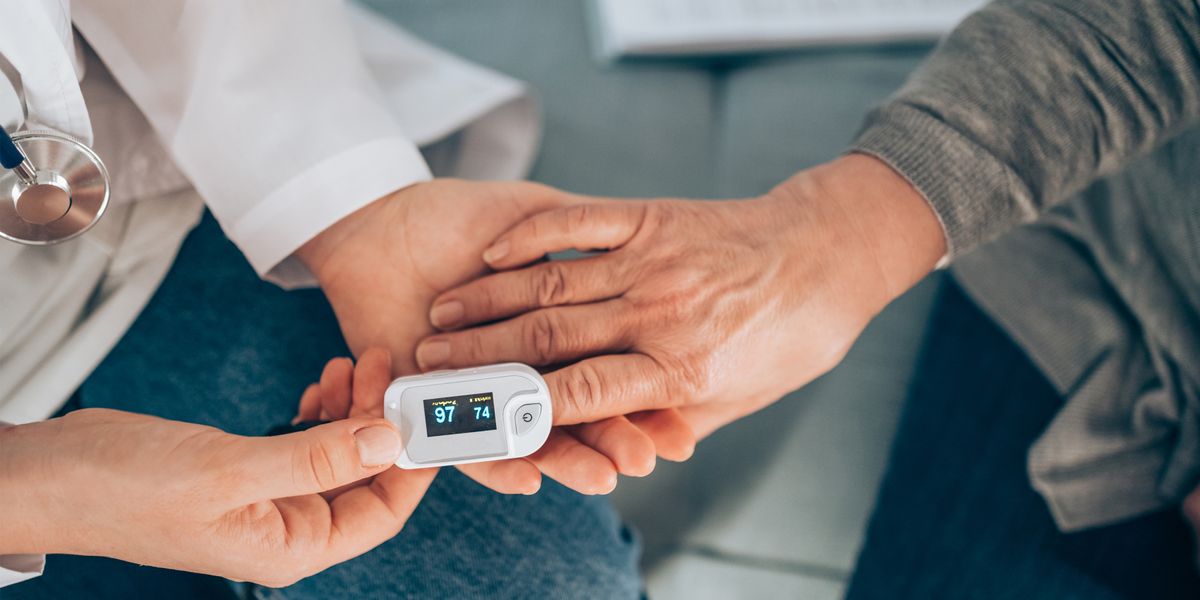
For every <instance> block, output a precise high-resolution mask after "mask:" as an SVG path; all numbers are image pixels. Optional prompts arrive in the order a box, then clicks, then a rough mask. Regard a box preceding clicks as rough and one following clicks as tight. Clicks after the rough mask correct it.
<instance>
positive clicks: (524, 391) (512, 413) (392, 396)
mask: <svg viewBox="0 0 1200 600" xmlns="http://www.w3.org/2000/svg"><path fill="white" fill-rule="evenodd" d="M383 401H384V416H386V417H387V418H388V420H390V421H391V422H393V423H395V424H396V426H397V427H399V428H400V437H401V439H402V440H403V442H404V451H403V452H401V453H400V458H398V459H397V460H396V466H398V467H400V468H402V469H424V468H428V467H441V466H446V465H458V464H463V463H473V462H483V461H487V460H501V459H505V458H520V457H522V456H528V455H530V454H532V453H534V452H535V451H537V449H538V448H541V447H542V444H543V443H545V442H546V438H547V437H548V436H549V435H550V424H551V421H552V420H553V418H552V417H553V415H552V413H551V408H550V390H549V388H547V387H546V381H545V380H544V379H542V376H541V375H539V374H538V372H537V371H535V370H533V369H532V368H530V367H528V366H526V365H522V364H519V363H505V364H500V365H491V366H487V367H479V368H474V369H460V370H457V371H436V372H433V373H426V374H424V375H412V376H409V377H401V378H399V379H397V380H395V381H393V382H392V384H391V385H390V386H389V387H388V389H387V392H386V393H385V394H384V397H383Z"/></svg>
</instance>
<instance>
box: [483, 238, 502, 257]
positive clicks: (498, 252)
mask: <svg viewBox="0 0 1200 600" xmlns="http://www.w3.org/2000/svg"><path fill="white" fill-rule="evenodd" d="M505 256H508V240H500V241H498V242H496V243H495V244H493V245H492V247H491V248H488V249H487V250H484V251H483V262H486V263H494V262H496V261H498V260H500V259H502V258H504V257H505Z"/></svg>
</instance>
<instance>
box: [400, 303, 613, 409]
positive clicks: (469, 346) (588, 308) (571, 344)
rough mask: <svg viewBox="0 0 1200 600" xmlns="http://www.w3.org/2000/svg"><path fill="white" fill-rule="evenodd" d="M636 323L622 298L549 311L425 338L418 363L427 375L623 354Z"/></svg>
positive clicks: (420, 347)
mask: <svg viewBox="0 0 1200 600" xmlns="http://www.w3.org/2000/svg"><path fill="white" fill-rule="evenodd" d="M635 319H636V314H635V311H633V310H632V308H631V307H630V305H629V302H628V301H627V300H624V299H622V298H616V299H613V300H606V301H604V302H599V303H595V304H582V305H577V306H559V307H555V308H545V309H541V310H536V311H533V312H530V313H525V314H523V315H521V316H518V317H514V318H512V319H509V320H507V321H501V322H499V323H493V324H491V325H485V326H482V327H476V328H472V329H465V330H462V331H455V332H450V333H442V334H437V335H433V336H430V337H428V338H425V339H424V340H422V341H421V343H420V344H419V345H418V346H417V351H416V357H417V364H418V365H420V366H421V369H423V370H426V371H428V370H431V369H438V368H459V367H468V366H472V365H486V364H491V363H497V362H508V361H515V362H522V363H526V364H531V365H551V364H558V363H562V362H566V361H570V360H575V359H578V358H580V357H584V356H592V355H595V354H598V353H601V352H619V351H623V350H625V349H628V348H629V347H630V346H631V345H632V343H633V339H634V333H635V332H636V330H637V328H636V327H635V325H636V323H635ZM587 420H588V421H591V420H594V419H587Z"/></svg>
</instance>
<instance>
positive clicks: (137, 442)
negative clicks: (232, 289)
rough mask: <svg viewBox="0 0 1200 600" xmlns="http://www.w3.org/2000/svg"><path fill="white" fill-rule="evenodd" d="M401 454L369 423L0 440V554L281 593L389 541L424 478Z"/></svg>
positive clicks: (98, 427) (180, 428) (77, 419)
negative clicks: (257, 431) (145, 569)
mask: <svg viewBox="0 0 1200 600" xmlns="http://www.w3.org/2000/svg"><path fill="white" fill-rule="evenodd" d="M399 453H400V435H399V433H398V432H397V431H396V429H395V428H394V427H393V426H392V425H391V424H389V423H388V422H387V421H384V420H381V419H376V418H369V417H364V418H355V419H349V420H345V421H337V422H334V423H329V424H326V425H322V426H319V427H315V428H313V429H310V430H308V431H304V432H301V433H293V434H290V435H285V436H279V437H271V438H254V437H242V436H236V435H230V434H227V433H225V432H222V431H220V430H217V429H214V428H212V427H205V426H201V425H194V424H191V423H182V422H178V421H168V420H164V419H159V418H156V417H149V416H144V415H137V414H133V413H126V412H120V411H113V410H104V409H88V410H79V411H75V412H72V413H69V414H67V415H66V416H64V417H61V418H57V419H51V420H49V421H44V422H41V423H33V424H29V425H21V426H17V427H9V428H6V429H0V515H3V518H2V519H0V554H11V553H66V554H82V555H93V556H109V557H113V558H118V559H121V560H125V561H129V562H133V563H138V564H144V565H154V566H158V567H165V568H169V569H179V570H184V571H193V572H197V573H206V574H210V575H217V576H221V577H226V578H229V579H234V580H239V581H251V582H255V583H259V584H262V585H268V586H276V587H278V586H284V585H288V584H290V583H292V582H295V581H296V580H298V579H300V578H302V577H306V576H308V575H311V574H313V573H316V572H318V571H321V570H323V569H325V568H326V567H329V566H330V565H333V564H336V563H339V562H342V561H345V560H348V559H350V558H352V557H355V556H358V555H359V554H362V553H364V552H366V551H367V550H370V549H371V548H374V547H375V546H377V545H379V544H380V543H382V542H384V541H386V540H388V539H390V538H391V537H393V536H395V535H396V533H398V532H399V531H400V529H401V527H403V525H404V523H405V521H406V520H407V519H408V517H409V515H411V514H412V511H413V509H414V508H415V507H416V506H417V503H418V502H419V501H420V499H421V497H422V496H423V495H424V494H425V490H426V488H428V486H429V484H430V482H431V481H432V480H433V477H434V474H435V471H434V470H422V471H401V470H399V469H396V468H393V467H392V463H393V462H394V461H395V459H396V457H397V456H398V455H399ZM351 484H354V485H351ZM348 486H349V487H348ZM337 490H340V491H337ZM323 494H324V495H323Z"/></svg>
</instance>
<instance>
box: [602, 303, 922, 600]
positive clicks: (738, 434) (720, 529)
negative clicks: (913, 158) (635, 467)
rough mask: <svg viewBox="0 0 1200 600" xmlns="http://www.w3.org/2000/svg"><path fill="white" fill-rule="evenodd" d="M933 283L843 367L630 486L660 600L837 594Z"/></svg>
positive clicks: (620, 496) (626, 492) (631, 509)
mask: <svg viewBox="0 0 1200 600" xmlns="http://www.w3.org/2000/svg"><path fill="white" fill-rule="evenodd" d="M936 286H937V281H928V282H926V283H925V284H923V285H921V286H919V287H918V288H917V289H915V290H913V291H912V292H911V293H910V294H908V295H907V296H905V297H903V298H901V299H900V300H898V301H897V302H896V303H895V304H893V305H892V306H891V307H889V308H888V310H887V311H885V312H884V313H883V314H882V315H880V317H879V318H878V319H877V320H876V321H875V322H874V323H872V325H871V326H870V327H869V328H868V329H867V331H866V332H865V333H864V334H863V336H862V338H861V339H860V340H859V343H858V344H856V346H855V347H854V349H853V350H852V351H851V352H850V354H849V355H848V356H847V357H846V360H845V361H844V362H843V364H842V365H841V366H839V367H838V368H837V369H835V370H834V371H833V372H832V373H830V374H829V375H827V376H825V377H824V378H822V379H821V380H819V381H817V382H815V383H814V384H813V385H810V386H809V387H807V388H805V389H804V390H801V391H799V392H797V393H794V394H791V395H789V396H788V397H787V398H784V399H783V400H781V401H780V402H778V403H776V404H775V405H774V406H772V407H770V408H768V409H766V410H764V411H762V412H760V413H758V414H756V415H753V416H752V417H749V418H747V419H744V420H743V421H742V422H739V423H736V424H734V425H732V426H730V427H727V428H726V429H725V430H723V431H721V432H718V434H716V435H714V436H713V437H712V438H710V439H709V440H706V441H705V443H703V444H702V445H701V447H700V448H699V449H698V451H697V454H696V456H695V457H694V458H693V459H692V460H691V461H689V462H688V463H684V464H681V465H673V464H660V465H659V468H658V470H657V471H656V472H655V474H654V475H653V476H652V477H650V478H649V479H647V480H641V481H630V480H627V481H624V482H622V486H621V487H620V488H618V492H617V494H616V498H615V499H616V501H617V505H618V508H619V509H620V510H621V511H622V512H623V514H624V515H625V516H626V518H627V519H629V520H630V521H631V522H633V523H634V524H635V525H636V526H637V527H638V529H639V530H640V531H641V532H642V534H643V536H644V539H645V542H646V547H647V554H648V555H647V559H648V560H647V563H648V564H647V573H646V575H647V583H648V586H649V589H650V593H651V596H652V597H654V598H660V599H668V600H669V599H672V598H759V597H787V598H813V599H832V598H839V597H840V596H841V594H842V591H843V587H844V584H845V582H846V579H847V578H848V576H849V575H850V573H851V572H852V570H853V568H854V563H855V559H856V557H857V555H858V551H859V547H860V545H861V541H862V534H863V532H864V528H865V526H866V522H867V519H868V518H869V516H870V512H871V508H872V506H873V504H874V497H875V491H876V488H877V487H878V484H879V480H880V477H881V476H882V474H883V469H884V466H885V464H886V460H887V451H888V448H889V447H890V445H891V441H892V437H893V434H894V431H895V426H896V420H897V417H898V415H899V410H900V406H901V403H902V400H903V398H904V394H905V391H906V389H907V387H908V384H909V381H910V379H911V375H912V371H913V367H914V363H915V360H916V355H917V352H918V350H919V347H920V342H921V339H922V336H923V333H924V329H925V323H926V321H927V319H928V314H929V310H930V306H931V300H932V298H933V296H934V294H935V292H936Z"/></svg>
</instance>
